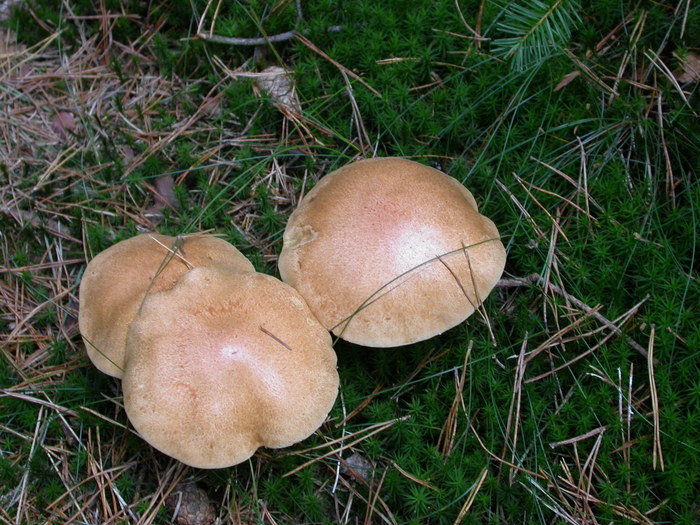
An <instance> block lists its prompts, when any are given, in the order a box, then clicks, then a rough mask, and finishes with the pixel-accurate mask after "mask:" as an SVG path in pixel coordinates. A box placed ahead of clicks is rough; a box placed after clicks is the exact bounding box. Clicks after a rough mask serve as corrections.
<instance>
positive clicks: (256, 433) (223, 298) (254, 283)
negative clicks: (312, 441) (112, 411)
mask: <svg viewBox="0 0 700 525" xmlns="http://www.w3.org/2000/svg"><path fill="white" fill-rule="evenodd" d="M123 389H124V406H125V408H126V412H127V415H128V416H129V420H130V421H131V422H132V424H133V425H134V427H135V428H136V430H137V431H138V432H139V434H141V436H142V437H143V438H144V439H145V440H146V441H147V442H148V443H150V444H151V445H152V446H153V447H155V448H156V449H158V450H160V451H161V452H163V453H165V454H168V455H169V456H171V457H174V458H176V459H178V460H180V461H182V462H183V463H186V464H188V465H191V466H193V467H198V468H220V467H226V466H230V465H235V464H237V463H240V462H242V461H245V460H246V459H248V458H249V457H250V456H251V455H252V454H253V453H254V452H255V450H256V449H257V448H258V447H261V446H266V447H272V448H280V447H286V446H289V445H292V444H294V443H296V442H298V441H301V440H302V439H304V438H306V437H308V436H309V435H311V434H312V433H313V432H314V431H315V430H316V429H317V428H318V427H319V426H320V425H321V423H323V421H324V419H325V418H326V416H327V415H328V412H329V411H330V409H331V407H332V406H333V403H334V402H335V398H336V395H337V393H338V374H337V371H336V356H335V352H334V351H333V348H332V346H331V337H330V334H329V333H328V332H327V331H326V330H325V329H324V328H323V327H322V326H321V325H320V324H319V322H318V321H317V320H316V318H315V317H314V316H313V314H312V313H311V311H310V310H309V308H308V306H307V305H306V303H305V302H304V300H303V299H302V297H301V296H300V295H299V293H298V292H296V291H295V290H294V289H293V288H291V287H290V286H287V285H286V284H284V283H283V282H281V281H279V280H277V279H275V278H274V277H271V276H269V275H264V274H260V273H247V274H243V273H233V272H229V271H226V270H221V269H218V268H206V267H200V268H195V269H193V270H191V271H190V272H188V273H187V274H185V275H184V276H183V277H182V278H181V279H180V280H179V281H178V282H177V284H176V285H175V286H174V287H173V288H172V289H171V290H168V291H164V292H160V293H155V294H151V295H149V296H148V297H147V298H146V299H145V300H144V303H143V307H142V308H141V311H140V312H139V315H138V316H137V317H136V319H134V321H133V323H132V324H131V326H130V328H129V333H128V337H127V358H126V371H125V373H124V377H123Z"/></svg>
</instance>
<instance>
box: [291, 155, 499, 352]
mask: <svg viewBox="0 0 700 525" xmlns="http://www.w3.org/2000/svg"><path fill="white" fill-rule="evenodd" d="M505 260H506V253H505V249H504V247H503V244H502V243H501V241H500V240H499V233H498V230H497V228H496V226H495V225H494V224H493V222H492V221H491V220H489V219H488V218H486V217H484V216H483V215H481V214H479V211H478V207H477V204H476V201H475V200H474V197H473V196H472V194H471V193H470V192H469V190H467V189H466V188H465V187H464V186H463V185H462V184H460V183H459V182H458V181H457V180H455V179H453V178H452V177H449V176H448V175H445V174H444V173H442V172H440V171H438V170H436V169H433V168H430V167H427V166H424V165H422V164H419V163H417V162H412V161H409V160H405V159H400V158H376V159H368V160H361V161H358V162H354V163H351V164H348V165H347V166H344V167H343V168H341V169H339V170H337V171H335V172H333V173H330V174H328V175H326V176H325V177H323V178H322V179H321V180H320V181H319V183H318V184H317V185H316V186H315V187H314V188H313V189H312V190H311V191H309V193H308V194H307V195H306V196H305V197H304V199H303V200H302V201H301V203H300V204H299V206H298V208H297V209H296V210H295V211H294V212H293V213H292V215H291V217H290V219H289V222H288V223H287V227H286V229H285V232H284V244H283V248H282V252H281V254H280V257H279V271H280V275H281V276H282V279H283V280H284V281H285V282H287V283H288V284H290V285H292V286H293V287H294V288H296V289H297V290H299V292H300V293H301V295H302V296H303V297H304V298H305V299H306V301H307V303H308V304H309V306H310V307H311V310H312V311H313V312H314V314H316V317H318V319H319V320H320V321H321V323H322V324H323V325H324V326H325V327H326V328H328V329H329V330H332V331H333V333H334V334H336V335H338V336H339V337H342V338H343V339H346V340H347V341H351V342H353V343H357V344H361V345H365V346H373V347H390V346H400V345H404V344H409V343H413V342H416V341H421V340H424V339H428V338H430V337H432V336H434V335H437V334H439V333H441V332H443V331H445V330H447V329H449V328H452V327H453V326H456V325H457V324H459V323H461V322H462V321H464V320H465V319H466V318H467V317H469V316H470V315H471V314H472V313H473V312H474V311H475V307H476V306H478V304H479V303H481V302H482V301H483V300H484V299H485V298H486V296H487V295H488V294H489V292H490V291H491V289H492V288H493V287H494V286H495V284H496V282H497V281H498V279H499V278H500V276H501V274H502V273H503V268H504V266H505Z"/></svg>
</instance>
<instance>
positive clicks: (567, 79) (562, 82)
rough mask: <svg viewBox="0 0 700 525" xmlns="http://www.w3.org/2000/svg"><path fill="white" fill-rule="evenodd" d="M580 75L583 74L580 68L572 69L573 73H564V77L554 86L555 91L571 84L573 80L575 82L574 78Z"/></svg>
mask: <svg viewBox="0 0 700 525" xmlns="http://www.w3.org/2000/svg"><path fill="white" fill-rule="evenodd" d="M580 75H581V71H579V70H578V69H577V70H576V71H572V72H571V73H567V74H566V75H564V78H562V79H561V80H560V81H559V83H558V84H557V85H556V87H555V88H554V91H559V90H560V89H563V88H565V87H566V86H568V85H569V84H571V82H573V80H574V79H575V78H577V77H578V76H580Z"/></svg>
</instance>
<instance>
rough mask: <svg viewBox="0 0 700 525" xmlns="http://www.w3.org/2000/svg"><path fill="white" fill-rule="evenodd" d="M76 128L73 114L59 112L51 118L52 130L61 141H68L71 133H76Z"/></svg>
mask: <svg viewBox="0 0 700 525" xmlns="http://www.w3.org/2000/svg"><path fill="white" fill-rule="evenodd" d="M75 128H76V125H75V119H74V118H73V114H72V113H68V112H67V111H59V112H58V113H56V114H55V115H54V116H53V117H52V118H51V129H52V130H53V131H54V133H56V135H58V136H59V137H60V139H61V140H66V139H67V138H68V136H69V135H70V133H72V132H73V131H75Z"/></svg>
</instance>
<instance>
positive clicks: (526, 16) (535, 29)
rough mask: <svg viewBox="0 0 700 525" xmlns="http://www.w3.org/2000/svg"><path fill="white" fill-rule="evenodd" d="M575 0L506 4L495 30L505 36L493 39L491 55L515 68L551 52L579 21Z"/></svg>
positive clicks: (520, 67) (555, 49)
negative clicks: (502, 17)
mask: <svg viewBox="0 0 700 525" xmlns="http://www.w3.org/2000/svg"><path fill="white" fill-rule="evenodd" d="M578 9H579V4H578V1H577V0H555V1H554V2H553V3H551V5H549V4H547V3H545V2H542V1H541V0H530V2H529V3H528V4H526V5H523V4H517V3H509V4H508V5H507V6H506V8H505V13H504V19H503V21H501V22H500V23H499V24H498V29H499V30H501V31H502V32H503V33H504V34H505V35H508V36H504V37H503V38H497V39H495V40H494V41H493V47H492V50H493V52H494V54H495V55H496V56H498V57H501V58H503V59H506V60H510V61H511V64H512V66H513V67H514V68H515V69H518V70H523V69H527V68H528V67H529V66H530V65H532V64H533V63H536V62H540V61H542V60H545V59H546V58H547V57H549V56H551V55H553V54H554V53H555V52H556V51H557V50H559V49H560V48H561V46H563V45H564V44H565V43H566V42H567V41H568V40H569V38H571V31H572V29H573V28H574V27H575V26H576V24H578V23H579V22H580V21H581V18H580V17H579V15H578V12H577V10H578Z"/></svg>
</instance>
